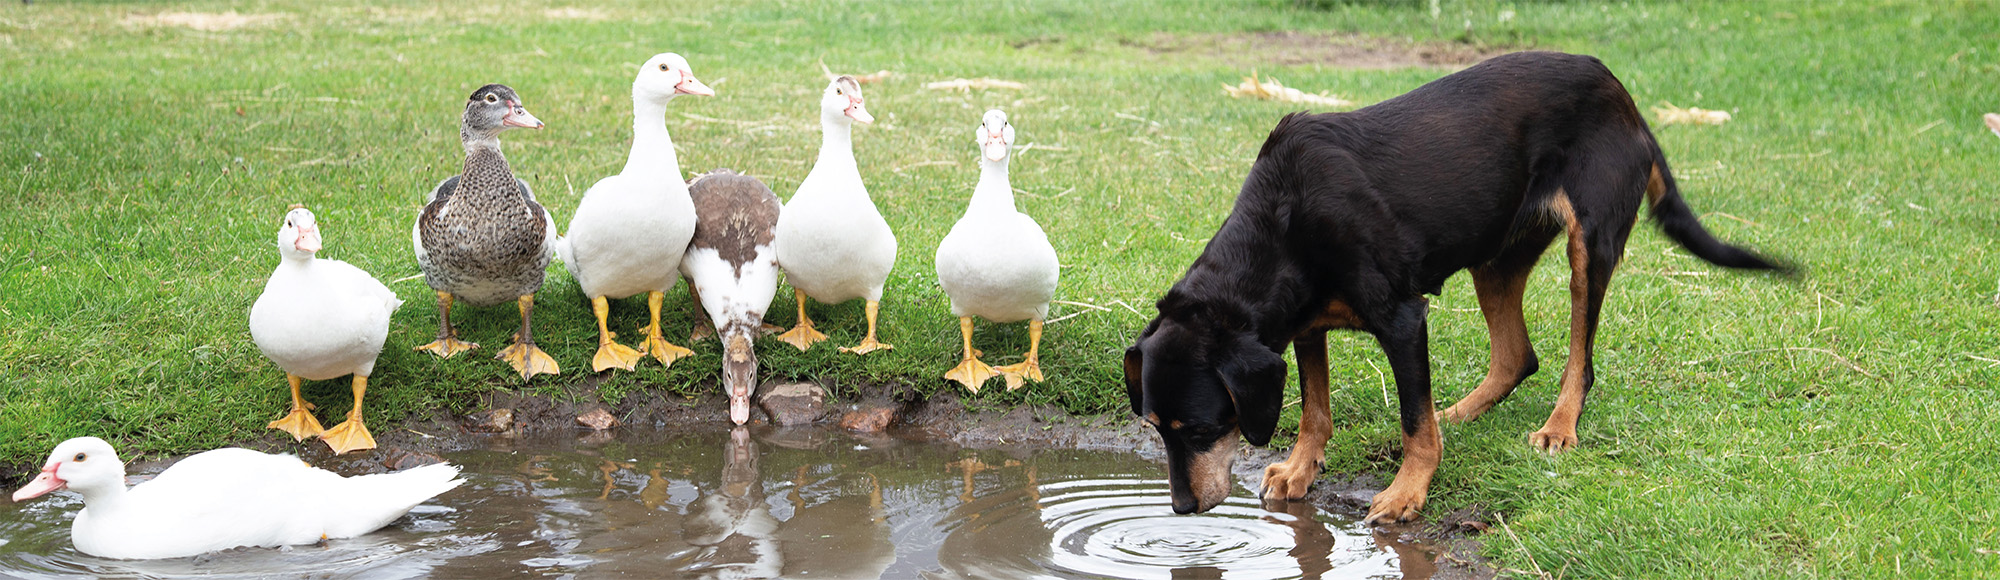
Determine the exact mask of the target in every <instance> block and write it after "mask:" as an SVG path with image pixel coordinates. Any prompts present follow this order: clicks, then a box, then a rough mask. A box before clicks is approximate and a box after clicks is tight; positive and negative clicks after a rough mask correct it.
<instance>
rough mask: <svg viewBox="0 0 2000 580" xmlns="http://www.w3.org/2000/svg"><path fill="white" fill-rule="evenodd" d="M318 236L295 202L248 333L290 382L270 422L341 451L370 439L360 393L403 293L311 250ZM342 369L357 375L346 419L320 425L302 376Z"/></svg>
mask: <svg viewBox="0 0 2000 580" xmlns="http://www.w3.org/2000/svg"><path fill="white" fill-rule="evenodd" d="M321 244H322V242H321V238H320V230H319V221H318V220H317V219H315V218H314V217H313V213H312V211H311V210H308V209H306V208H305V207H304V206H298V205H294V206H292V209H291V211H289V212H286V213H285V225H284V227H282V228H279V229H278V253H279V254H280V255H282V256H284V259H283V260H282V261H280V262H279V263H278V269H277V270H275V271H273V272H271V280H270V281H269V282H266V283H265V284H264V293H263V294H262V295H260V296H258V297H257V303H256V304H254V305H252V306H251V307H250V338H251V339H252V340H254V341H256V343H257V348H258V350H262V351H264V356H265V357H268V358H270V359H271V362H275V363H278V368H281V369H284V370H285V380H287V381H289V382H290V383H291V385H292V411H291V413H290V414H287V415H285V416H284V417H283V418H280V419H278V420H276V421H272V422H271V424H270V428H272V429H282V430H284V431H285V432H286V433H291V434H292V438H293V439H294V440H302V439H305V438H307V437H319V438H320V439H321V440H323V441H326V444H327V446H329V447H332V448H333V452H334V454H336V455H338V454H342V453H346V452H349V451H354V450H358V449H372V448H374V447H375V439H374V438H373V437H370V436H369V435H368V427H366V426H364V425H363V424H362V422H361V397H362V395H363V394H365V393H367V392H368V375H369V374H370V373H372V372H373V371H374V370H375V357H376V356H377V355H380V354H381V353H382V342H383V341H384V340H385V339H387V338H388V336H389V315H390V314H392V313H394V312H396V307H397V306H401V305H402V304H403V301H402V300H401V299H398V298H396V293H395V292H391V291H390V290H389V287H387V286H383V285H382V283H381V282H380V281H377V280H376V279H375V277H374V276H370V275H368V273H367V272H363V271H361V269H360V268H356V267H354V266H353V265H350V264H348V263H346V262H342V261H340V260H325V259H319V258H316V257H314V254H315V253H316V252H318V251H319V250H320V247H321ZM346 375H354V409H353V410H350V411H348V412H347V421H346V422H343V423H341V424H339V425H335V426H334V427H333V428H332V429H326V430H322V429H320V425H319V421H318V420H317V419H314V418H313V414H312V408H313V406H312V405H311V404H309V403H306V402H305V400H304V399H301V398H300V397H299V381H300V380H301V379H304V380H313V381H323V380H327V379H336V378H340V377H343V376H346Z"/></svg>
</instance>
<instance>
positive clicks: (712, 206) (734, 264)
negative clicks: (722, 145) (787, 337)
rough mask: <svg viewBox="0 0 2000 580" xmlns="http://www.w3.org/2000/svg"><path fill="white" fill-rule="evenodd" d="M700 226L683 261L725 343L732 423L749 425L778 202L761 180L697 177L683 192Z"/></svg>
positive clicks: (771, 282) (773, 277)
mask: <svg viewBox="0 0 2000 580" xmlns="http://www.w3.org/2000/svg"><path fill="white" fill-rule="evenodd" d="M688 191H689V193H690V194H691V195H692V196H693V197H694V207H695V212H696V213H697V214H698V215H700V216H701V223H699V224H697V225H696V226H695V228H694V241H693V243H692V244H691V245H690V246H689V247H688V251H687V255H686V256H685V257H683V258H682V259H681V273H682V274H686V275H687V277H688V284H689V285H691V286H692V287H693V288H694V294H695V296H696V297H697V298H696V302H699V303H700V304H701V307H702V309H703V310H704V311H706V312H708V319H709V322H710V323H711V324H713V325H714V326H715V329H716V334H717V336H718V337H719V338H721V340H722V385H723V388H725V389H727V390H728V391H729V420H731V421H734V422H736V424H737V425H742V424H743V423H744V422H746V421H749V420H750V391H751V390H753V389H755V388H756V387H757V352H756V349H755V348H753V347H752V342H753V341H754V340H755V339H756V338H757V335H758V334H759V333H760V332H761V331H762V330H763V326H764V311H765V310H768V309H770V307H771V298H772V296H774V295H776V294H777V293H778V258H777V252H776V251H774V250H772V248H771V246H772V241H773V238H774V237H775V235H776V231H777V228H778V220H779V219H780V218H779V215H780V213H779V212H780V211H781V210H782V205H781V204H779V203H778V194H776V193H772V192H771V188H769V187H765V186H764V183H763V182H761V181H757V179H756V178H754V177H750V176H747V175H738V174H736V172H734V171H730V170H727V169H717V170H715V171H712V172H709V173H708V174H707V175H703V176H701V177H700V178H698V179H696V180H695V182H694V185H692V186H690V187H689V188H688Z"/></svg>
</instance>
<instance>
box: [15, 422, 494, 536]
mask: <svg viewBox="0 0 2000 580" xmlns="http://www.w3.org/2000/svg"><path fill="white" fill-rule="evenodd" d="M457 477H458V468H457V467H453V466H451V465H449V464H443V463H439V464H433V465H426V466H423V467H416V468H411V469H406V470H403V471H399V472H396V473H384V474H377V475H361V476H355V477H341V476H339V475H337V474H335V473H333V472H330V471H327V470H324V469H318V468H314V467H311V466H308V465H306V464H305V462H303V461H299V458H297V457H293V456H290V455H266V454H263V453H258V452H256V451H251V450H248V449H237V448H228V449H217V450H214V451H208V452H203V453H197V454H195V455H193V456H190V457H188V458H187V459H182V460H180V462H179V463H175V464H174V465H173V466H172V467H168V468H167V470H166V471H163V472H161V473H160V475H159V476H158V477H155V478H153V479H152V480H151V481H147V482H145V483H141V484H139V485H137V486H133V487H132V488H131V489H126V487H125V464H123V463H121V462H119V461H118V452H117V451H114V450H112V448H111V444H110V443H106V442H105V441H104V440H103V439H98V438H96V437H78V438H76V439H71V440H68V441H64V442H62V444H60V445H57V446H56V449H55V451H54V452H53V453H50V454H49V460H48V462H46V463H43V464H42V473H41V475H38V476H36V477H35V479H34V480H33V481H30V482H28V485H27V486H25V487H22V488H21V489H20V491H16V492H14V501H16V502H20V501H26V500H28V499H32V498H35V497H39V496H41V495H43V494H47V493H49V492H52V491H56V490H60V489H68V490H70V491H74V492H77V493H79V494H82V495H83V510H82V511H78V512H77V514H76V519H75V521H73V522H72V523H71V524H70V531H69V537H70V541H71V542H72V543H75V544H76V549H77V550H79V551H82V552H83V553H85V554H90V555H92V556H97V557H101V558H118V559H128V560H138V559H152V558H179V557H183V556H193V555H196V554H203V553H207V552H213V551H216V550H227V549H230V548H235V547H240V546H263V547H276V546H289V545H298V544H312V543H316V542H319V541H321V540H323V539H333V538H351V537H354V536H359V535H362V534H366V533H368V532H372V531H375V530H377V529H380V528H382V527H383V526H386V525H389V522H393V521H395V520H396V518H400V517H403V514H405V513H408V512H409V511H410V508H413V507H416V506H417V504H420V503H423V502H424V501H426V500H429V499H430V498H432V497H436V496H437V495H438V494H441V493H444V492H446V491H450V490H451V489H452V488H455V487H458V485H459V484H460V483H464V482H463V481H461V480H459V479H457Z"/></svg>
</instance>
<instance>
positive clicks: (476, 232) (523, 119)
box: [410, 84, 562, 380]
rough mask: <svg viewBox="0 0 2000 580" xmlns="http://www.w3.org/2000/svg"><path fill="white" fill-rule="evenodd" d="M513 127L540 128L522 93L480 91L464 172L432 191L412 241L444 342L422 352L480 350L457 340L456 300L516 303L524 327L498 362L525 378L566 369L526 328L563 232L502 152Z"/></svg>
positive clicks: (466, 139) (462, 138) (469, 118)
mask: <svg viewBox="0 0 2000 580" xmlns="http://www.w3.org/2000/svg"><path fill="white" fill-rule="evenodd" d="M514 127H526V128H530V129H540V128H542V122H541V120H539V119H536V118H535V116H534V115H532V114H529V113H528V109H527V108H526V107H524V106H523V105H522V104H521V97H520V96H519V95H516V94H515V93H514V89H511V88H508V87H507V85H500V84H492V85H486V86H483V87H479V90H476V91H473V92H472V97H471V98H470V99H469V100H467V101H466V103H465V116H464V117H463V119H462V121H461V123H460V127H459V142H460V143H461V144H462V145H464V147H465V167H464V170H463V171H461V172H460V173H459V175H457V176H453V177H451V178H448V179H445V180H444V182H443V183H439V184H438V186H437V187H436V188H435V189H432V190H431V193H430V201H429V202H428V203H426V204H424V209H423V212H422V213H420V214H418V215H417V223H416V225H414V226H412V227H411V229H410V237H411V238H412V240H411V242H412V245H414V246H415V248H416V254H417V264H418V265H419V266H422V268H423V272H424V282H426V283H428V284H430V286H431V288H432V289H434V290H436V291H437V296H438V335H437V340H436V341H433V342H431V343H430V344H426V345H423V346H419V347H417V350H420V351H427V352H430V353H432V354H435V355H437V356H439V357H442V358H450V357H451V356H452V355H455V354H458V353H460V352H464V351H468V350H472V349H475V348H479V345H478V344H477V343H470V342H463V341H460V340H458V333H457V331H456V330H454V329H453V328H452V327H451V305H452V302H453V301H457V300H463V301H465V302H467V303H470V304H472V305H473V306H490V305H494V304H500V303H502V302H507V301H510V300H511V301H514V302H515V303H516V304H517V305H518V306H519V309H520V311H521V329H520V330H519V331H516V332H515V333H514V344H513V345H511V346H508V347H507V348H506V349H504V350H501V351H500V354H499V356H498V357H496V358H499V359H500V360H504V361H507V364H509V365H512V366H513V367H514V370H515V372H518V373H520V374H521V379H522V380H527V379H529V378H531V377H533V376H535V375H537V374H543V373H546V374H556V373H559V372H562V371H561V368H560V367H559V366H557V365H556V361H555V359H554V358H552V357H550V356H549V354H548V353H546V352H543V351H542V349H541V348H538V347H536V346H535V339H534V335H533V334H532V332H530V326H529V324H528V323H529V320H530V317H531V314H532V313H533V312H534V309H535V292H536V291H538V290H541V288H542V279H543V274H544V271H545V270H547V269H548V266H549V259H550V258H551V257H552V256H553V255H554V250H555V244H556V240H557V239H558V237H557V236H556V221H555V218H553V217H551V216H550V215H549V212H548V211H547V210H544V209H542V204H540V203H537V202H536V201H535V193H534V191H533V190H530V189H529V188H528V182H526V181H523V180H520V179H517V178H515V177H514V172H513V170H512V169H511V168H509V167H508V165H507V158H506V157H505V156H503V155H501V154H500V133H501V132H502V131H505V130H507V129H511V128H514Z"/></svg>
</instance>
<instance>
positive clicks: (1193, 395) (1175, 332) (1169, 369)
mask: <svg viewBox="0 0 2000 580" xmlns="http://www.w3.org/2000/svg"><path fill="white" fill-rule="evenodd" d="M1211 326H1212V325H1207V324H1200V323H1195V322H1189V321H1182V320H1177V319H1175V318H1169V317H1168V315H1167V314H1166V313H1162V314H1161V316H1160V317H1159V318H1156V319H1154V320H1153V322H1152V324H1149V325H1147V326H1146V330H1145V331H1143V332H1141V333H1140V334H1139V340H1138V342H1137V343H1135V344H1133V345H1132V346H1131V347H1128V348H1126V349H1125V395H1126V396H1127V397H1129V398H1131V399H1132V412H1133V413H1135V414H1137V415H1139V416H1140V417H1141V418H1144V419H1145V420H1146V423H1147V424H1150V425H1152V426H1153V428H1155V429H1158V430H1159V432H1160V440H1161V441H1163V442H1165V444H1166V447H1167V483H1168V486H1169V488H1170V489H1171V490H1172V492H1173V499H1174V512H1175V513H1182V514H1186V513H1199V512H1205V511H1208V510H1209V509H1210V508H1213V507H1215V506H1216V505H1218V504H1221V503H1222V500H1223V499H1224V498H1227V497H1229V485H1230V479H1229V468H1230V463H1231V462H1232V460H1234V459H1235V457H1236V442H1237V440H1238V438H1239V437H1240V438H1241V439H1243V440H1247V441H1249V442H1250V444H1251V445H1258V446H1262V445H1264V444H1266V443H1269V442H1270V440H1271V431H1272V429H1275V428H1276V427H1277V424H1278V412H1279V411H1280V407H1281V406H1282V405H1283V401H1284V387H1285V361H1284V359H1283V358H1280V357H1279V356H1278V353H1276V352H1273V351H1272V350H1271V349H1270V348H1269V347H1267V346H1264V344H1263V343H1261V342H1259V341H1258V340H1257V337H1256V336H1255V335H1254V334H1252V333H1250V332H1247V331H1236V330H1229V329H1218V328H1211Z"/></svg>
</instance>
